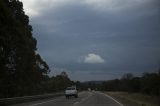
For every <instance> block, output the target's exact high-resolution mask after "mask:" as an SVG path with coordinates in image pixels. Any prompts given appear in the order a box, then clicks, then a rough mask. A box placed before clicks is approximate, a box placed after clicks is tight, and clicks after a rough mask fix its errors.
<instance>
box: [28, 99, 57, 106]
mask: <svg viewBox="0 0 160 106" xmlns="http://www.w3.org/2000/svg"><path fill="white" fill-rule="evenodd" d="M57 100H59V99H53V100H48V101H45V102H40V103H35V104H32V105H29V106H37V105H41V104H44V103H48V102H53V101H54V102H55V101H57Z"/></svg>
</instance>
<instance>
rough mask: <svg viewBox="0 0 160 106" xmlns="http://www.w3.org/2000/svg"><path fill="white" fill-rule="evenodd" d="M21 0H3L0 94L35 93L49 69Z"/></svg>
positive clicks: (0, 8) (0, 4) (1, 4)
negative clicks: (39, 50)
mask: <svg viewBox="0 0 160 106" xmlns="http://www.w3.org/2000/svg"><path fill="white" fill-rule="evenodd" d="M36 44H37V40H36V39H35V38H34V37H33V36H32V27H31V25H29V17H28V16H27V15H25V12H24V11H23V4H22V2H20V1H19V0H0V62H1V63H0V97H12V96H21V95H30V94H33V93H34V92H35V91H36V89H37V86H39V84H40V82H41V81H42V80H43V75H44V74H47V73H48V72H49V67H48V65H47V64H46V62H45V61H43V60H42V58H41V57H40V55H39V54H37V53H36V50H37V48H36Z"/></svg>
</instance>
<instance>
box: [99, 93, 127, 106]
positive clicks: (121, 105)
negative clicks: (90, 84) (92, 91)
mask: <svg viewBox="0 0 160 106" xmlns="http://www.w3.org/2000/svg"><path fill="white" fill-rule="evenodd" d="M99 94H102V95H104V96H106V97H108V98H110V99H112V100H113V101H115V102H116V103H118V104H119V105H120V106H124V105H123V104H121V103H120V102H118V101H117V100H116V99H114V98H112V97H111V96H109V95H107V94H105V93H100V92H99Z"/></svg>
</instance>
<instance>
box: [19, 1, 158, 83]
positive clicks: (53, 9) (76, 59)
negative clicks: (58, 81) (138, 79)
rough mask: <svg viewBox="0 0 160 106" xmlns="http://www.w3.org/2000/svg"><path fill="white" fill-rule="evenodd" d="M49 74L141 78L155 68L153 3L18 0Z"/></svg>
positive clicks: (155, 9)
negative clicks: (48, 68) (135, 76)
mask: <svg viewBox="0 0 160 106" xmlns="http://www.w3.org/2000/svg"><path fill="white" fill-rule="evenodd" d="M20 1H22V2H23V5H24V11H25V13H26V14H27V15H28V16H29V17H30V24H31V25H32V27H33V36H34V37H35V38H36V39H37V41H38V44H37V48H38V52H39V54H40V55H41V56H42V58H43V59H44V60H45V61H46V62H47V64H48V65H49V67H50V69H51V72H50V74H49V75H50V76H53V75H57V74H60V73H61V72H62V71H65V72H67V74H68V76H69V77H70V79H71V80H75V81H77V80H79V81H91V80H110V79H114V78H121V77H122V75H124V74H126V73H133V74H134V75H142V74H143V73H145V72H156V71H157V70H158V68H159V67H160V1H159V0H20Z"/></svg>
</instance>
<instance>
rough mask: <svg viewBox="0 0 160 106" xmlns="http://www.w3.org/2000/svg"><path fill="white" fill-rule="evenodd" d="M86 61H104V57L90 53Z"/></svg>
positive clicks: (92, 62)
mask: <svg viewBox="0 0 160 106" xmlns="http://www.w3.org/2000/svg"><path fill="white" fill-rule="evenodd" d="M84 63H91V64H94V63H104V59H103V58H102V57H101V56H100V55H97V54H94V53H90V54H88V55H87V56H85V58H84Z"/></svg>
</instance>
